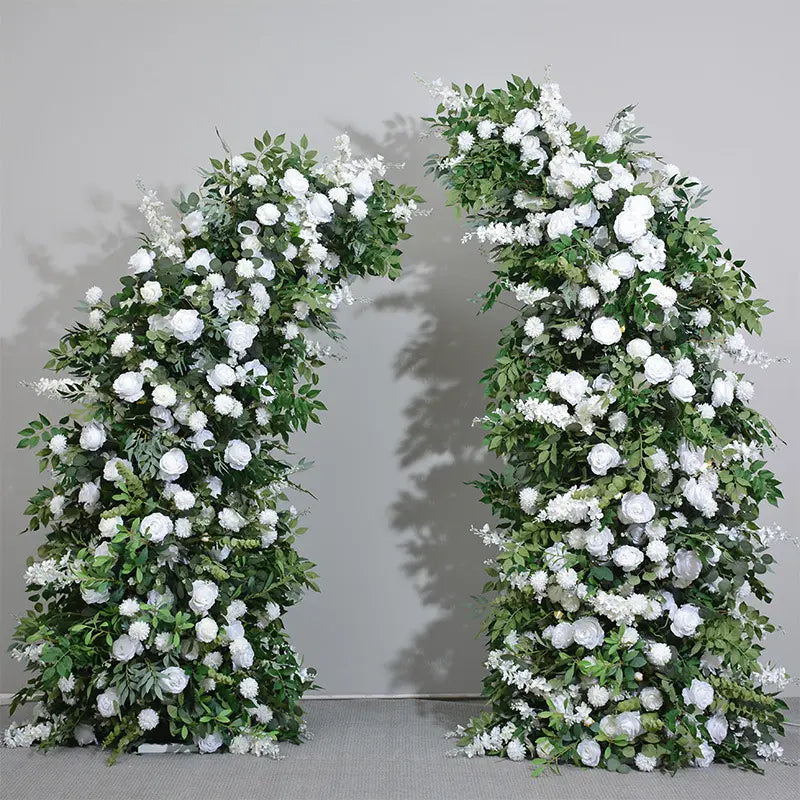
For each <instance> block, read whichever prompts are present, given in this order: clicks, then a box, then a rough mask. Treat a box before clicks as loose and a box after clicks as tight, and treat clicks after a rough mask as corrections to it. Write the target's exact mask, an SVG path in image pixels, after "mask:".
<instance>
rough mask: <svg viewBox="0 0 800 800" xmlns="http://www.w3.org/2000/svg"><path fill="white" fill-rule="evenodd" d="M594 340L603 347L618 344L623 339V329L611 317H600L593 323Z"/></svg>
mask: <svg viewBox="0 0 800 800" xmlns="http://www.w3.org/2000/svg"><path fill="white" fill-rule="evenodd" d="M592 338H593V339H594V340H595V341H596V342H599V343H600V344H602V345H610V344H616V343H617V342H618V341H619V340H620V339H621V338H622V328H620V326H619V322H617V321H616V320H615V319H612V318H611V317H598V318H597V319H596V320H594V322H592Z"/></svg>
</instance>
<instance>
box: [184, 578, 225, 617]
mask: <svg viewBox="0 0 800 800" xmlns="http://www.w3.org/2000/svg"><path fill="white" fill-rule="evenodd" d="M218 596H219V587H218V586H217V584H216V583H214V582H213V581H203V580H196V581H192V594H191V597H190V599H189V608H191V609H192V611H194V613H195V614H205V613H206V612H207V611H208V610H209V609H210V608H211V606H213V605H214V603H216V602H217V597H218Z"/></svg>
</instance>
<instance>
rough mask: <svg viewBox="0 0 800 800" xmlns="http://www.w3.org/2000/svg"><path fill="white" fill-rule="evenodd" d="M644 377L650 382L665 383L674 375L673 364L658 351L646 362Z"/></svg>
mask: <svg viewBox="0 0 800 800" xmlns="http://www.w3.org/2000/svg"><path fill="white" fill-rule="evenodd" d="M644 377H645V379H646V380H647V382H648V383H654V384H655V383H663V382H664V381H668V380H669V379H670V378H671V377H672V364H670V363H669V361H668V360H667V359H666V358H664V356H660V355H658V354H657V353H656V354H655V355H652V356H649V357H648V358H647V359H646V361H645V362H644Z"/></svg>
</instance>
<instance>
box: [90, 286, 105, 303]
mask: <svg viewBox="0 0 800 800" xmlns="http://www.w3.org/2000/svg"><path fill="white" fill-rule="evenodd" d="M102 299H103V290H102V289H101V288H100V287H99V286H90V287H89V288H88V289H87V290H86V303H87V305H90V306H96V305H97V304H98V303H99V302H100V301H101V300H102Z"/></svg>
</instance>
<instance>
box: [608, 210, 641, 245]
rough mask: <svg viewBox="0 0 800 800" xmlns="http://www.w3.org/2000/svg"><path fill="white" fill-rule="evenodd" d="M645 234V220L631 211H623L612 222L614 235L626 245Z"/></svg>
mask: <svg viewBox="0 0 800 800" xmlns="http://www.w3.org/2000/svg"><path fill="white" fill-rule="evenodd" d="M646 233H647V220H646V219H645V218H644V217H641V216H639V215H638V214H635V213H633V212H631V211H623V212H621V213H620V214H618V215H617V218H616V219H615V220H614V234H615V235H616V237H617V239H619V241H621V242H625V243H626V244H630V243H631V242H635V241H636V240H637V239H638V238H639V237H641V236H644V235H645V234H646Z"/></svg>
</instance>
